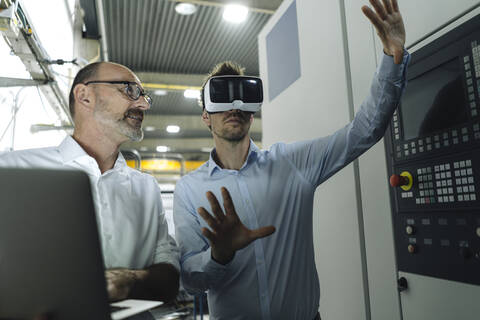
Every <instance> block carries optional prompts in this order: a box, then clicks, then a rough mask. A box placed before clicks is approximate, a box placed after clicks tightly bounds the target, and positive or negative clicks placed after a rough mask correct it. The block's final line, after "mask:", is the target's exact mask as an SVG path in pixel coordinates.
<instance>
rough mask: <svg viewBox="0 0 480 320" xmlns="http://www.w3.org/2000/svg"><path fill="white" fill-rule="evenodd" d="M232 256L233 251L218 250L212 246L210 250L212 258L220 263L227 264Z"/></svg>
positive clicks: (233, 254)
mask: <svg viewBox="0 0 480 320" xmlns="http://www.w3.org/2000/svg"><path fill="white" fill-rule="evenodd" d="M234 256H235V252H220V251H219V250H215V249H214V248H212V250H211V257H212V259H213V260H214V261H215V262H217V263H219V264H221V265H226V264H228V263H229V262H230V261H232V260H233V257H234Z"/></svg>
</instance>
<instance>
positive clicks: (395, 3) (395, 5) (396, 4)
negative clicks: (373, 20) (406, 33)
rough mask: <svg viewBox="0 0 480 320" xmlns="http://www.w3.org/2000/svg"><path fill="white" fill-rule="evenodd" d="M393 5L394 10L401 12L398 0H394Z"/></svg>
mask: <svg viewBox="0 0 480 320" xmlns="http://www.w3.org/2000/svg"><path fill="white" fill-rule="evenodd" d="M392 7H393V11H395V12H399V11H400V9H399V8H398V2H397V0H392Z"/></svg>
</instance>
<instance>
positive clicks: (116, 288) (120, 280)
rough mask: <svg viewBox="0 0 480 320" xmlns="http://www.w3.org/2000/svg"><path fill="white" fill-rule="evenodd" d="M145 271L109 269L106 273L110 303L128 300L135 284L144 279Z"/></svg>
mask: <svg viewBox="0 0 480 320" xmlns="http://www.w3.org/2000/svg"><path fill="white" fill-rule="evenodd" d="M144 273H146V271H144V270H129V269H120V268H119V269H109V270H106V271H105V278H106V280H107V291H108V298H109V299H110V301H118V300H123V299H126V298H127V297H128V296H129V295H130V292H131V290H132V288H133V286H134V285H135V283H136V282H137V281H138V280H139V279H140V278H142V277H144V276H145V275H144Z"/></svg>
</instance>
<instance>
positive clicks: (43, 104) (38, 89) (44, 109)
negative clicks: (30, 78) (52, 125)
mask: <svg viewBox="0 0 480 320" xmlns="http://www.w3.org/2000/svg"><path fill="white" fill-rule="evenodd" d="M36 88H37V92H38V96H39V97H40V103H41V104H42V108H43V111H45V114H46V115H47V117H49V118H50V114H49V113H48V111H47V108H45V103H44V101H43V98H42V93H41V92H40V88H39V87H38V86H37V87H36Z"/></svg>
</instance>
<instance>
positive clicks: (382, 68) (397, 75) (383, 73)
mask: <svg viewBox="0 0 480 320" xmlns="http://www.w3.org/2000/svg"><path fill="white" fill-rule="evenodd" d="M409 61H410V54H409V53H408V51H407V50H405V49H403V60H402V63H400V64H395V62H393V57H392V56H389V55H386V54H385V53H384V54H383V57H382V61H381V62H380V65H379V66H378V69H377V74H378V77H379V78H382V79H388V80H394V81H395V80H404V79H405V78H406V72H407V66H408V63H409Z"/></svg>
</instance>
